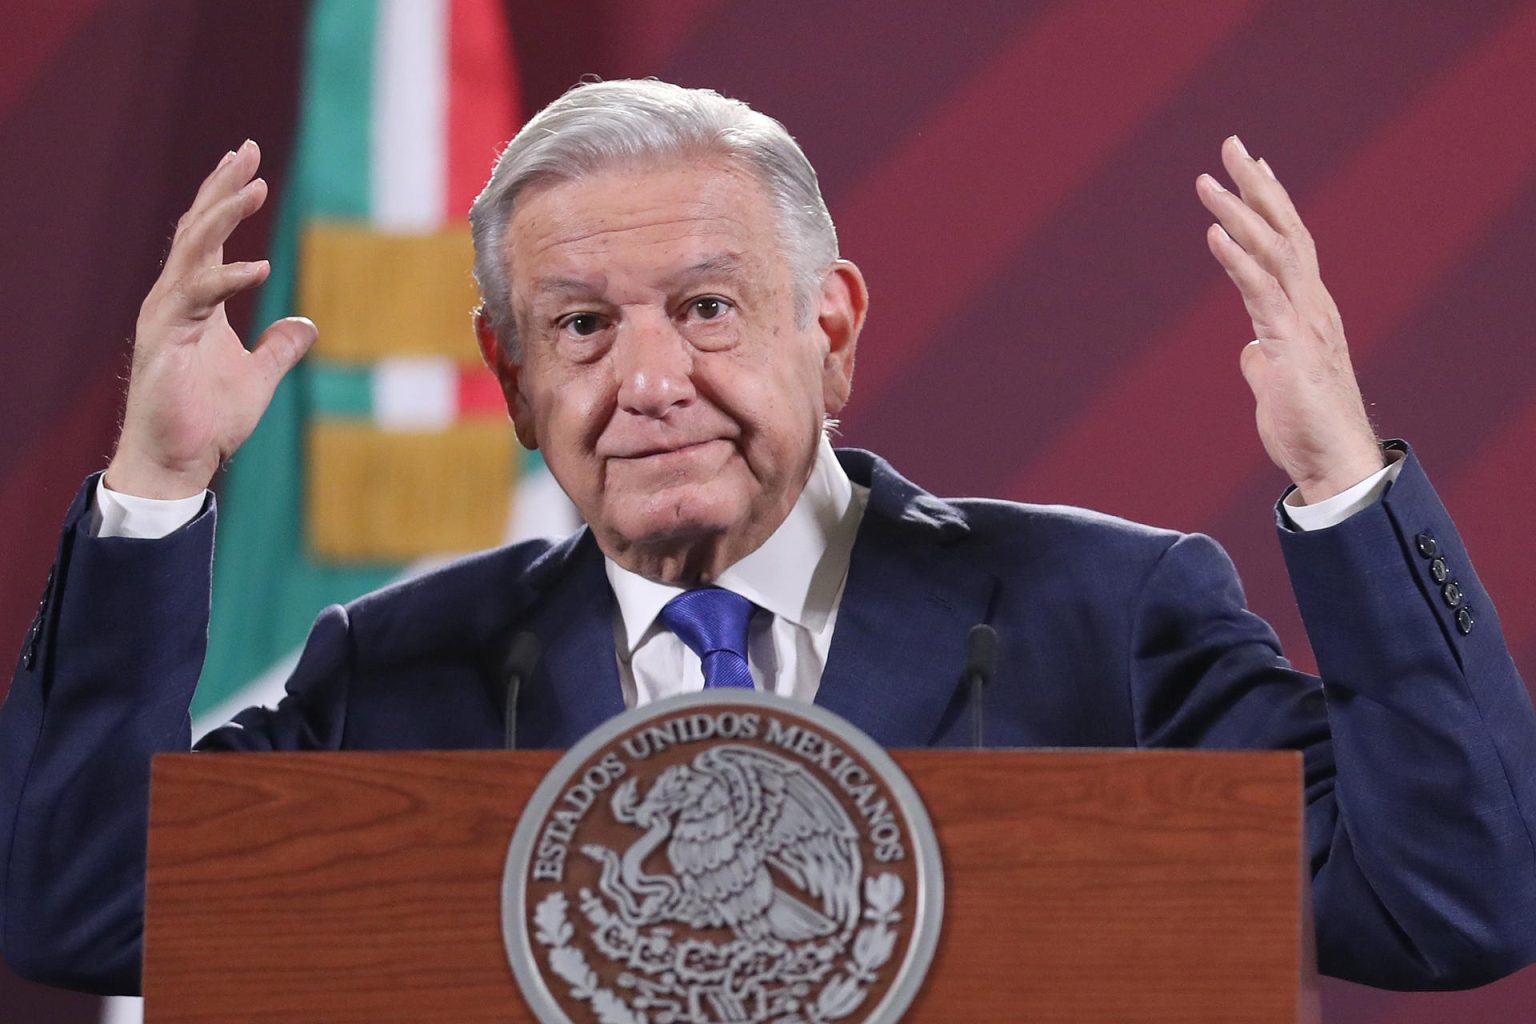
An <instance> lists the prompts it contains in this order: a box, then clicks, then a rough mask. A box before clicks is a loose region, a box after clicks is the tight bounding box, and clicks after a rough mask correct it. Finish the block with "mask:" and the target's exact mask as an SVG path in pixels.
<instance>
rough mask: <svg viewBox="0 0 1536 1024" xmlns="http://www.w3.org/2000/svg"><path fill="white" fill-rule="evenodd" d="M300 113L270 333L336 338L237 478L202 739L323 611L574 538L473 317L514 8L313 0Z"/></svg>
mask: <svg viewBox="0 0 1536 1024" xmlns="http://www.w3.org/2000/svg"><path fill="white" fill-rule="evenodd" d="M301 102H302V111H301V114H300V118H299V128H298V138H297V144H296V147H295V156H294V165H293V167H292V171H291V174H290V175H289V181H288V184H287V186H286V188H285V189H284V191H283V194H282V195H281V196H279V197H278V198H279V200H280V202H281V207H280V210H279V213H278V220H277V225H276V228H275V233H274V238H273V244H272V247H271V248H272V252H271V261H272V276H271V278H270V280H269V281H268V283H267V284H266V286H265V288H264V289H263V292H262V294H261V296H260V300H259V303H258V307H259V308H258V311H257V320H258V321H259V323H258V324H257V325H256V327H257V329H259V326H260V325H264V324H266V323H268V322H270V321H272V320H274V319H276V318H278V317H279V316H283V315H286V314H288V313H291V312H299V313H303V314H304V315H306V316H309V317H310V318H312V319H313V320H314V321H315V323H316V324H317V325H318V326H319V328H320V339H319V341H318V342H317V344H316V345H315V348H314V350H313V351H312V352H311V353H310V355H309V356H308V357H307V358H306V359H305V360H304V362H303V363H301V364H300V365H299V366H298V367H297V368H296V369H295V370H294V371H293V373H291V374H290V375H289V378H288V379H287V380H286V381H285V382H284V383H283V385H282V387H281V388H280V389H279V390H278V392H277V395H276V397H275V398H274V400H273V402H272V406H271V408H270V409H269V410H268V412H267V414H266V417H265V418H264V419H263V420H262V423H261V426H260V427H259V428H258V429H257V431H256V433H255V434H254V435H253V436H252V437H251V439H250V440H249V441H248V442H247V443H246V445H245V446H244V447H243V448H242V449H241V450H240V452H239V453H238V454H237V455H236V456H235V458H234V459H233V460H232V462H231V463H230V466H229V469H228V472H227V474H226V477H225V479H224V482H223V486H222V487H221V488H220V494H219V510H220V511H219V528H218V540H217V550H218V555H217V558H216V560H215V568H214V593H213V622H212V626H211V630H210V636H209V645H208V661H207V665H206V667H205V668H204V671H203V676H202V681H201V683H200V685H199V688H198V693H197V699H196V701H195V702H194V704H193V709H192V710H193V717H194V734H195V735H196V734H200V733H201V731H203V730H206V729H208V728H212V727H214V726H216V725H219V724H221V723H222V722H224V721H226V720H227V719H228V718H229V717H230V716H231V715H232V714H233V713H234V712H235V711H236V710H239V709H240V708H242V707H246V706H248V705H250V704H270V703H273V702H275V701H276V700H277V699H278V698H280V697H281V695H282V683H283V680H284V679H285V678H286V676H287V675H288V672H289V670H290V669H291V668H292V665H293V663H294V661H295V660H296V659H297V653H298V650H299V648H300V646H301V645H302V643H303V640H304V637H305V634H306V633H307V632H308V629H309V624H310V622H311V620H312V619H313V617H314V615H315V614H316V613H317V612H318V611H319V610H320V609H321V608H322V607H324V606H325V605H327V604H330V603H332V602H337V601H346V600H349V599H351V598H354V597H356V596H358V595H360V594H363V593H365V592H367V591H369V590H372V589H374V588H376V587H379V586H382V585H383V584H385V583H388V582H390V581H391V580H394V579H397V578H399V577H401V576H402V575H405V574H409V573H412V572H415V571H419V570H420V569H422V568H424V567H427V566H430V565H432V564H435V563H437V562H440V561H442V560H444V559H445V558H447V557H451V556H452V555H454V554H457V553H461V552H464V551H470V550H474V549H478V548H485V547H491V546H494V545H497V544H501V543H504V542H506V541H508V540H513V539H522V538H524V537H528V536H537V535H560V534H564V533H567V532H569V531H570V530H571V529H573V528H574V527H575V526H576V518H575V513H574V510H573V509H572V507H571V505H570V503H569V502H568V501H567V500H566V499H565V497H564V495H563V494H561V493H560V491H559V489H558V487H556V486H555V485H554V481H553V480H552V478H551V477H550V476H549V473H548V471H547V470H546V469H544V467H543V465H542V463H541V462H540V461H539V460H538V458H537V456H536V455H534V454H533V453H529V452H525V451H522V450H521V449H520V448H519V447H518V445H517V442H516V440H515V438H514V437H513V433H512V430H511V425H510V424H509V423H508V422H507V418H506V411H505V407H504V405H503V404H502V401H501V395H500V389H499V386H498V385H497V382H496V380H495V378H494V377H493V376H492V375H491V373H490V371H489V370H487V369H486V368H485V367H484V366H482V365H481V362H480V357H479V353H478V350H477V348H476V346H475V341H474V333H473V330H472V325H471V319H470V315H471V311H472V309H473V308H474V305H475V303H476V300H477V297H476V292H475V288H474V283H473V280H472V278H471V276H470V265H471V259H472V253H471V248H470V241H469V228H468V220H467V213H468V210H469V204H470V201H471V200H472V199H473V198H474V196H475V195H476V194H477V193H478V192H479V190H480V188H481V186H482V185H483V184H484V182H485V179H486V177H487V176H488V175H489V171H490V167H491V164H492V161H493V160H494V158H495V156H496V154H497V153H498V152H499V150H500V147H501V146H502V145H503V144H504V143H505V142H506V140H507V139H508V138H510V137H511V136H512V134H513V133H514V132H515V131H516V129H517V128H518V127H519V125H520V124H521V123H522V111H521V109H520V101H519V97H518V87H517V78H516V75H515V72H514V68H513V66H512V48H511V45H510V39H509V35H508V30H507V26H506V24H505V19H504V14H503V11H502V6H501V4H500V3H498V2H496V0H316V2H315V4H314V6H313V9H312V11H311V14H310V21H309V28H308V38H307V41H306V52H305V72H304V83H303V91H302V101H301ZM253 333H254V331H253Z"/></svg>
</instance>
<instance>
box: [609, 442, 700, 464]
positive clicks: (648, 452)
mask: <svg viewBox="0 0 1536 1024" xmlns="http://www.w3.org/2000/svg"><path fill="white" fill-rule="evenodd" d="M718 440H720V439H719V438H714V437H711V438H706V439H705V440H703V441H693V442H690V443H688V444H680V445H654V446H650V447H645V448H636V449H634V450H632V451H627V452H622V453H619V454H617V455H612V456H610V458H613V459H618V460H621V461H626V462H634V461H638V460H640V459H666V458H670V457H674V456H675V457H684V456H687V455H691V454H695V453H697V452H700V451H702V450H703V449H705V448H706V447H708V446H709V445H712V444H714V443H715V442H716V441H718Z"/></svg>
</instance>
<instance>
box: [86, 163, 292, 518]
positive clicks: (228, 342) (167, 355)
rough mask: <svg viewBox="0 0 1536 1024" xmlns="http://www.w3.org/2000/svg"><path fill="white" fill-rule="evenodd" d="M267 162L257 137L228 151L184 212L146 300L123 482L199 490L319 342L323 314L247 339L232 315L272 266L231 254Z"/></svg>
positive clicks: (149, 492) (173, 491) (116, 474)
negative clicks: (229, 259)
mask: <svg viewBox="0 0 1536 1024" xmlns="http://www.w3.org/2000/svg"><path fill="white" fill-rule="evenodd" d="M260 163H261V152H260V150H259V149H258V148H257V146H256V143H254V142H250V141H247V142H246V143H245V144H244V145H242V146H241V147H240V148H239V149H238V150H235V151H233V152H230V153H227V154H225V156H224V159H223V160H222V161H220V162H219V165H218V166H217V167H216V168H214V170H213V173H211V174H210V175H208V177H207V178H205V179H204V180H203V184H202V186H201V187H200V188H199V189H198V192H197V198H196V199H195V200H194V201H193V203H192V208H191V209H189V210H188V211H187V212H186V213H185V214H183V215H182V217H181V220H179V221H178V222H177V224H176V235H175V237H174V239H173V240H172V241H171V251H170V254H169V255H168V256H167V257H166V259H165V268H164V270H162V271H161V273H160V278H159V280H157V281H156V282H155V285H154V287H153V288H151V289H150V292H149V295H148V297H146V298H145V299H144V304H143V305H142V306H141V307H140V308H139V319H138V325H137V327H136V329H135V333H134V348H133V371H132V376H131V377H130V379H129V383H128V405H127V409H126V411H125V412H124V415H123V430H122V434H121V435H120V436H119V438H118V443H117V451H116V452H115V454H114V455H113V456H112V462H111V465H109V466H108V467H107V474H106V484H107V486H108V487H110V488H112V489H113V490H115V491H122V492H124V493H127V494H136V495H139V496H142V497H146V498H184V497H191V496H192V495H195V494H200V493H201V492H202V491H203V490H204V489H205V488H207V486H208V484H209V482H210V481H211V480H212V479H213V474H214V473H215V472H216V471H217V470H218V468H219V466H220V465H221V464H222V463H223V462H224V460H225V459H227V458H229V457H230V456H231V455H232V454H234V451H235V449H236V448H238V447H240V445H241V444H242V443H243V442H244V441H245V439H246V438H247V437H249V436H250V435H251V431H252V430H254V429H256V423H257V421H258V420H260V419H261V414H262V413H263V412H265V411H266V408H267V404H268V403H269V402H271V400H272V392H273V391H274V390H275V389H276V388H277V384H278V382H279V381H280V380H282V378H283V375H284V374H285V373H287V372H288V370H289V369H290V368H292V366H293V365H294V364H295V363H297V362H298V361H299V359H300V358H302V357H303V355H304V353H305V352H307V351H309V347H310V346H311V345H312V344H314V341H315V337H316V330H315V325H314V324H313V323H311V322H310V321H309V320H306V319H304V318H303V317H287V318H285V319H282V320H278V321H277V322H276V323H274V324H272V325H271V326H270V327H268V328H267V329H266V330H265V331H263V332H262V334H261V337H260V338H258V339H257V341H256V344H255V346H253V347H252V348H251V349H249V350H247V349H246V347H245V346H244V345H243V344H242V343H241V341H240V336H239V335H238V334H236V333H235V330H234V328H232V327H231V326H230V324H229V319H228V317H227V316H226V315H225V311H224V303H225V302H226V301H227V300H228V299H229V298H230V297H232V296H234V295H237V294H239V293H240V292H243V291H245V290H246V289H248V288H254V287H256V286H257V285H259V284H260V283H261V282H263V281H265V280H266V279H267V275H268V274H269V273H270V272H271V266H270V265H269V264H268V262H267V261H266V260H256V261H254V262H250V263H228V264H226V263H225V262H224V243H225V242H226V241H227V240H228V239H229V236H230V233H231V232H233V231H234V230H235V227H236V226H237V225H238V224H239V223H240V222H241V221H243V220H245V218H247V217H249V216H250V215H251V214H253V213H255V212H256V211H257V210H259V209H261V206H262V204H263V203H264V202H266V199H267V183H266V182H265V181H263V180H262V179H261V178H258V177H256V176H255V175H256V169H257V167H258V165H259V164H260Z"/></svg>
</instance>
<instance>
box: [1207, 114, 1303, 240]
mask: <svg viewBox="0 0 1536 1024" xmlns="http://www.w3.org/2000/svg"><path fill="white" fill-rule="evenodd" d="M1221 163H1222V166H1223V167H1225V168H1226V169H1227V173H1228V174H1229V175H1231V177H1232V182H1233V184H1235V185H1236V186H1237V190H1238V192H1239V193H1240V194H1241V195H1242V197H1243V202H1245V203H1247V204H1248V205H1249V206H1250V207H1252V208H1253V209H1254V210H1256V211H1258V213H1259V214H1260V215H1261V216H1263V218H1264V219H1265V220H1266V221H1267V222H1268V223H1269V225H1270V226H1271V227H1272V228H1273V229H1274V230H1275V231H1276V232H1277V233H1278V234H1281V235H1284V236H1286V237H1287V238H1292V239H1298V240H1299V239H1301V238H1303V237H1305V236H1306V234H1307V229H1306V226H1305V225H1304V224H1302V222H1301V214H1299V213H1297V212H1296V206H1295V204H1294V203H1292V202H1291V197H1290V194H1289V193H1287V192H1286V190H1285V186H1284V185H1281V184H1280V179H1279V178H1277V177H1275V173H1274V171H1272V170H1269V165H1268V164H1265V163H1263V162H1262V161H1259V160H1255V159H1254V158H1253V157H1251V156H1249V154H1248V149H1247V147H1245V146H1244V145H1243V140H1242V139H1239V138H1238V137H1237V136H1236V135H1231V136H1228V137H1227V139H1226V140H1225V141H1224V142H1222V144H1221Z"/></svg>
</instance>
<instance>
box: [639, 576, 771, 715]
mask: <svg viewBox="0 0 1536 1024" xmlns="http://www.w3.org/2000/svg"><path fill="white" fill-rule="evenodd" d="M755 611H757V605H755V604H753V603H752V602H751V601H748V600H747V599H746V598H744V597H742V596H741V595H740V594H733V593H731V592H730V591H729V590H721V589H720V588H719V587H700V588H699V589H698V590H689V591H686V592H685V593H682V594H679V595H677V596H676V597H674V598H673V599H672V600H670V601H668V602H667V604H666V607H664V608H662V610H661V622H662V625H664V626H666V627H667V628H668V629H670V630H671V631H672V632H674V633H676V634H677V637H678V639H680V640H681V641H682V642H683V643H685V644H687V645H688V649H689V650H691V651H693V653H694V654H697V655H698V656H699V661H700V662H701V663H702V664H703V666H704V688H705V689H717V688H720V687H735V688H739V689H746V690H750V689H752V688H753V685H752V670H751V669H750V668H748V667H747V625H748V624H749V623H750V622H751V621H752V613H753V612H755Z"/></svg>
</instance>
